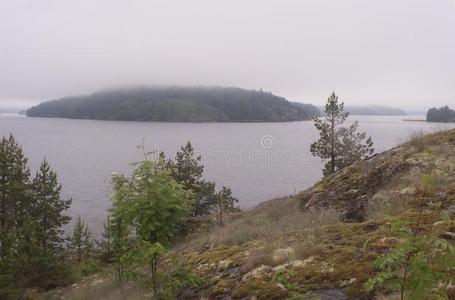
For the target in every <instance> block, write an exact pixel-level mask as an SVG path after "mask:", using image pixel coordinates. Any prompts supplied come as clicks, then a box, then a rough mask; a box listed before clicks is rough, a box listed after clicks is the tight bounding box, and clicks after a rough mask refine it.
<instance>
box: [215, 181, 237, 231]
mask: <svg viewBox="0 0 455 300" xmlns="http://www.w3.org/2000/svg"><path fill="white" fill-rule="evenodd" d="M238 202H239V200H237V199H236V198H234V197H233V196H232V191H231V189H230V188H227V187H225V186H223V188H222V189H221V191H219V192H218V193H217V194H216V196H215V203H216V214H217V217H218V223H219V224H220V226H223V225H224V222H223V214H225V213H227V212H234V211H238V210H239V208H238V206H236V204H237V203H238Z"/></svg>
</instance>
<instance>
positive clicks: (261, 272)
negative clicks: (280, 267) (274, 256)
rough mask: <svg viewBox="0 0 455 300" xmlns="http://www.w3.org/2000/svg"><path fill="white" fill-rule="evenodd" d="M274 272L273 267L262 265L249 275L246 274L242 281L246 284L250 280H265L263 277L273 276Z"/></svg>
mask: <svg viewBox="0 0 455 300" xmlns="http://www.w3.org/2000/svg"><path fill="white" fill-rule="evenodd" d="M272 271H273V269H272V267H271V266H267V265H260V266H259V267H257V268H255V269H253V270H251V271H249V272H248V273H246V274H245V275H243V277H242V281H243V282H246V281H248V280H249V279H253V278H263V277H265V276H267V275H269V274H271V273H272Z"/></svg>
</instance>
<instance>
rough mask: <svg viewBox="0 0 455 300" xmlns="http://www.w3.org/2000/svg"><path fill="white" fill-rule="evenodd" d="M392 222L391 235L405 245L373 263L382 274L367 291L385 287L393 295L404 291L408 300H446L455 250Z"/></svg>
mask: <svg viewBox="0 0 455 300" xmlns="http://www.w3.org/2000/svg"><path fill="white" fill-rule="evenodd" d="M390 222H391V231H392V233H393V234H394V235H395V236H397V237H400V238H401V239H402V240H403V242H401V243H399V244H398V245H397V246H396V247H395V248H394V249H392V250H391V251H390V252H389V253H388V254H386V255H384V256H381V257H379V258H377V259H376V260H375V261H374V265H375V266H376V268H378V270H380V272H379V273H378V274H376V275H375V276H374V277H372V278H371V279H370V280H368V282H367V283H366V286H365V287H366V290H367V291H372V290H373V289H374V288H376V287H386V288H387V289H389V290H391V291H400V290H402V289H403V290H404V291H406V299H430V296H436V295H438V296H439V298H440V299H447V295H446V294H445V291H444V289H443V285H444V284H448V283H449V282H450V280H451V279H452V277H451V275H450V274H453V273H451V272H453V271H454V270H455V248H454V247H453V246H451V245H450V243H449V242H448V241H446V240H444V239H442V238H438V237H435V236H431V235H415V234H414V232H413V230H412V229H411V228H410V227H409V226H407V225H405V224H404V223H403V222H402V221H401V220H399V219H397V218H391V219H390ZM404 274H406V278H405V277H404V276H405V275H404Z"/></svg>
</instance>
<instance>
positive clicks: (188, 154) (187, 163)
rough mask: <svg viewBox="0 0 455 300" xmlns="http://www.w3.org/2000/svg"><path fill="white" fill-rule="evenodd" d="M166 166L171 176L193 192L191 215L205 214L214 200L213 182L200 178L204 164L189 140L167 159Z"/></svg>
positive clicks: (208, 211) (209, 210)
mask: <svg viewBox="0 0 455 300" xmlns="http://www.w3.org/2000/svg"><path fill="white" fill-rule="evenodd" d="M166 167H167V168H168V169H169V170H170V172H171V174H172V177H173V178H174V179H175V181H177V182H178V183H180V184H181V185H182V186H183V188H184V189H185V190H187V191H191V192H193V194H194V198H195V199H194V200H195V201H194V203H193V212H192V214H193V216H202V215H207V214H209V213H210V212H211V209H212V206H213V205H214V202H215V184H214V183H213V182H209V181H205V180H203V179H202V174H203V172H204V166H203V165H202V164H201V156H195V153H194V149H193V146H192V145H191V143H190V142H187V144H186V145H185V146H184V147H183V146H182V147H181V149H180V151H178V152H177V153H176V155H175V159H174V160H169V161H168V162H167V165H166Z"/></svg>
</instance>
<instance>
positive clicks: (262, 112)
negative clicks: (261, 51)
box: [27, 86, 318, 122]
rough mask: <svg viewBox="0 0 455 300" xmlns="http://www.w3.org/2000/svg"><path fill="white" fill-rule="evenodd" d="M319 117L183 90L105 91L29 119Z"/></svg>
mask: <svg viewBox="0 0 455 300" xmlns="http://www.w3.org/2000/svg"><path fill="white" fill-rule="evenodd" d="M317 113H318V110H317V108H316V107H313V106H311V105H303V104H300V103H294V102H290V101H287V100H286V99H285V98H282V97H279V96H275V95H273V94H272V93H270V92H264V91H262V90H259V91H256V90H245V89H240V88H232V87H228V88H226V87H183V86H171V87H140V88H128V89H112V90H103V91H99V92H95V93H93V94H91V95H88V96H72V97H65V98H61V99H58V100H53V101H48V102H44V103H41V104H39V105H37V106H34V107H32V108H30V109H28V110H27V116H29V117H56V118H72V119H95V120H123V121H165V122H231V121H271V122H282V121H300V120H308V119H310V118H311V117H312V116H313V115H314V114H317Z"/></svg>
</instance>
